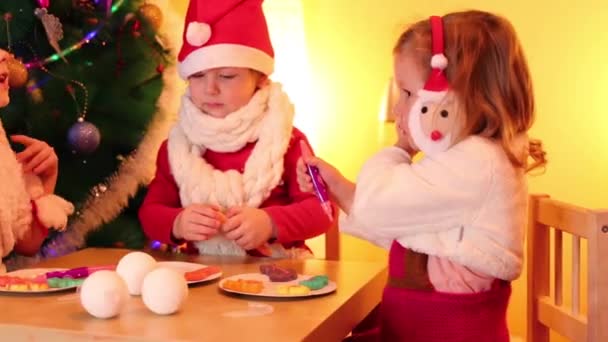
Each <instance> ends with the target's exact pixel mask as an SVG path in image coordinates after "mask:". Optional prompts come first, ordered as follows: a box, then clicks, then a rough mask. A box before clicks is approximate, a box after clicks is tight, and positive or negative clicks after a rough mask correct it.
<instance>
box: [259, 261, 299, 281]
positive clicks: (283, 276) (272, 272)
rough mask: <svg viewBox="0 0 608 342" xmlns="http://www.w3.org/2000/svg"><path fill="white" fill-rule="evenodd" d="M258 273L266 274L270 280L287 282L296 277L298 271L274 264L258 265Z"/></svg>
mask: <svg viewBox="0 0 608 342" xmlns="http://www.w3.org/2000/svg"><path fill="white" fill-rule="evenodd" d="M260 273H262V274H265V275H267V276H268V279H270V281H272V282H281V283H283V282H287V281H292V280H296V279H298V273H297V272H296V271H295V270H293V269H291V268H283V267H280V266H277V265H275V264H264V265H261V266H260Z"/></svg>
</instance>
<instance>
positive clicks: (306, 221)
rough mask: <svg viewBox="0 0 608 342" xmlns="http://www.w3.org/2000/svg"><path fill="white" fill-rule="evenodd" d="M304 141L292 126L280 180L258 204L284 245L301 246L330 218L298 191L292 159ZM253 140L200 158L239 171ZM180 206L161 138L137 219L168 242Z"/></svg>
mask: <svg viewBox="0 0 608 342" xmlns="http://www.w3.org/2000/svg"><path fill="white" fill-rule="evenodd" d="M301 140H304V141H305V142H306V143H307V144H308V140H307V139H306V136H305V135H304V134H303V133H302V132H300V131H299V130H298V129H296V128H294V129H293V132H292V136H291V139H290V142H289V147H288V148H287V152H286V153H285V157H284V171H283V176H282V180H281V181H280V182H279V185H277V186H276V187H275V188H274V189H273V190H272V191H271V193H270V196H269V197H268V198H267V199H266V200H265V201H264V202H263V203H262V204H261V205H260V208H261V209H263V210H264V211H266V213H268V215H269V216H270V218H271V219H272V221H273V223H274V224H275V226H276V229H277V236H276V240H277V241H278V242H280V243H281V244H283V245H284V246H285V247H286V248H289V247H299V246H304V240H306V239H309V238H312V237H315V236H317V235H320V234H323V233H325V232H326V231H327V230H328V229H329V228H330V226H331V221H330V220H329V219H328V218H327V216H326V214H325V213H324V211H323V209H322V207H321V205H320V202H319V201H318V199H317V198H316V197H315V195H314V194H311V193H305V192H302V191H300V188H299V186H298V182H297V175H296V163H297V161H298V159H299V158H300V156H301V152H300V141H301ZM254 146H255V143H250V144H247V145H245V146H244V147H243V148H242V149H241V150H239V151H237V152H229V153H219V152H215V151H211V150H206V151H205V152H204V154H203V155H202V156H201V158H204V159H205V161H206V162H207V163H209V164H210V165H212V166H213V167H214V168H216V169H218V170H220V171H227V170H237V171H239V172H241V173H242V172H243V168H244V167H245V162H246V161H247V159H248V158H249V155H250V154H251V151H252V150H253V147H254ZM182 210H183V208H182V204H181V201H180V198H179V188H178V186H177V183H176V182H175V179H174V178H173V175H172V174H171V168H170V165H169V155H168V150H167V141H165V142H163V143H162V145H161V147H160V149H159V151H158V158H157V161H156V176H155V177H154V179H153V180H152V182H151V183H150V185H149V188H148V193H147V194H146V197H145V199H144V202H143V204H142V206H141V208H140V209H139V219H140V221H141V224H142V226H143V230H144V233H145V234H146V235H147V236H148V238H150V239H153V240H158V241H161V242H163V243H167V244H171V243H173V240H172V239H171V230H172V228H173V221H175V218H176V217H177V215H178V214H179V213H180V212H181V211H182Z"/></svg>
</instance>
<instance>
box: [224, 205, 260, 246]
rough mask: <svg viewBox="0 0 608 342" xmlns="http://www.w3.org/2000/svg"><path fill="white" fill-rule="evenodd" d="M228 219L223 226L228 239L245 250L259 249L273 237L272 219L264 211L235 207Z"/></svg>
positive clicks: (230, 210) (229, 211)
mask: <svg viewBox="0 0 608 342" xmlns="http://www.w3.org/2000/svg"><path fill="white" fill-rule="evenodd" d="M226 217H227V219H226V223H224V225H223V226H222V230H223V231H224V234H225V236H226V238H228V239H230V240H234V241H235V242H236V243H237V244H238V245H239V246H241V248H243V249H245V250H251V249H255V248H258V247H259V246H261V245H263V244H264V243H266V242H267V241H268V240H269V239H270V238H271V237H272V219H271V218H270V216H269V215H268V214H267V213H266V212H265V211H264V210H262V209H258V208H250V207H234V208H231V209H229V210H228V212H227V213H226Z"/></svg>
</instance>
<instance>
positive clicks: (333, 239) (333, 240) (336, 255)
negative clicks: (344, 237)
mask: <svg viewBox="0 0 608 342" xmlns="http://www.w3.org/2000/svg"><path fill="white" fill-rule="evenodd" d="M325 259H327V260H340V230H339V229H338V219H337V218H336V219H335V220H334V225H333V226H332V227H331V228H330V229H329V230H328V231H327V233H325Z"/></svg>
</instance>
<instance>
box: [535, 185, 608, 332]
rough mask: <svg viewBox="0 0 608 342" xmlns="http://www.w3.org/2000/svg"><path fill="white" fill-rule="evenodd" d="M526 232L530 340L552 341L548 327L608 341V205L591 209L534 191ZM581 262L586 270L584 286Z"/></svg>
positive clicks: (556, 330)
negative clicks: (566, 255) (567, 238)
mask: <svg viewBox="0 0 608 342" xmlns="http://www.w3.org/2000/svg"><path fill="white" fill-rule="evenodd" d="M552 229H553V234H551V230H552ZM564 234H570V235H572V246H570V247H571V249H572V276H571V278H570V279H569V280H567V281H569V282H570V283H569V284H571V285H570V286H571V289H572V295H571V297H572V298H571V299H572V300H571V305H565V304H564V303H563V297H564V296H563V288H564V279H563V278H564V272H563V250H564V246H563V245H564V243H563V239H562V237H563V235H564ZM527 236H528V247H527V248H528V250H527V252H528V255H527V258H528V303H527V304H528V305H527V308H528V313H527V321H528V322H527V337H528V338H527V339H526V340H527V341H528V342H548V341H549V331H550V330H553V331H555V332H557V333H558V334H560V335H562V336H564V337H566V338H568V339H569V340H571V341H576V342H582V341H586V342H600V341H602V342H604V341H608V210H591V209H586V208H581V207H577V206H573V205H569V204H566V203H562V202H559V201H555V200H552V199H551V198H549V197H548V196H542V195H532V196H531V197H530V206H529V221H528V232H527ZM581 239H584V240H587V265H581ZM551 240H553V241H551ZM567 247H568V246H567ZM551 249H552V250H553V253H551ZM551 255H553V262H551V261H552V260H551ZM581 266H582V267H583V268H586V269H587V277H586V281H583V285H585V284H586V288H583V289H581V281H580V279H581ZM552 267H553V270H551V268H552ZM551 275H553V277H552V278H553V279H551ZM552 284H553V289H554V290H553V291H552V292H553V294H551V293H550V292H551V291H550V289H551V285H552ZM581 290H582V291H583V292H584V293H586V294H587V303H586V304H587V305H586V307H587V314H586V315H584V314H583V313H581V309H580V304H581V302H580V298H581Z"/></svg>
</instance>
